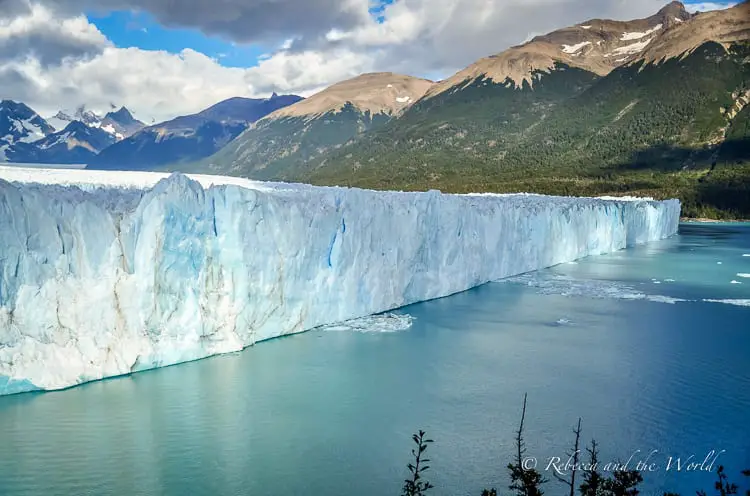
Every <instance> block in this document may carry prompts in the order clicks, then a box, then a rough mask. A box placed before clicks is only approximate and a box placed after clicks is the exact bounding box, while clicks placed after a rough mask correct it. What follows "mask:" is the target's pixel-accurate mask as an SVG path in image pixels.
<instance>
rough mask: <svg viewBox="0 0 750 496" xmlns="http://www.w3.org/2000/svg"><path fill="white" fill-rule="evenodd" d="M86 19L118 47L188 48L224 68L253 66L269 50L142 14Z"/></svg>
mask: <svg viewBox="0 0 750 496" xmlns="http://www.w3.org/2000/svg"><path fill="white" fill-rule="evenodd" d="M88 19H89V21H90V22H91V23H93V24H94V25H96V27H97V28H98V29H99V31H101V32H102V33H103V34H104V35H105V36H106V37H107V38H109V40H110V41H112V43H114V44H115V46H117V47H118V48H128V47H136V48H140V49H143V50H164V51H167V52H170V53H180V52H181V51H182V50H184V49H185V48H190V49H193V50H195V51H196V52H201V53H203V54H205V55H207V56H209V57H212V58H215V59H217V60H218V61H219V62H220V63H221V65H223V66H225V67H253V66H256V65H258V59H259V58H260V56H261V55H263V54H265V53H267V52H269V51H272V50H270V49H267V48H264V47H263V46H261V45H245V44H234V43H232V42H231V41H228V40H223V39H221V38H220V37H214V36H211V37H209V36H206V35H205V34H203V33H202V32H201V31H199V30H197V29H182V28H167V27H164V26H162V25H161V24H159V23H158V22H157V21H156V20H155V19H154V18H153V17H152V16H151V15H150V14H148V13H143V12H129V11H114V12H110V13H108V14H106V15H101V14H93V13H92V14H89V15H88Z"/></svg>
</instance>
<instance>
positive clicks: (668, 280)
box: [664, 279, 674, 282]
mask: <svg viewBox="0 0 750 496" xmlns="http://www.w3.org/2000/svg"><path fill="white" fill-rule="evenodd" d="M664 282H674V279H664Z"/></svg>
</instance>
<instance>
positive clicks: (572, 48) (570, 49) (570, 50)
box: [562, 41, 591, 54]
mask: <svg viewBox="0 0 750 496" xmlns="http://www.w3.org/2000/svg"><path fill="white" fill-rule="evenodd" d="M589 45H591V42H590V41H583V42H581V43H578V44H575V45H563V46H562V51H563V52H565V53H567V54H574V53H577V52H578V51H580V50H581V49H582V48H584V47H587V46H589Z"/></svg>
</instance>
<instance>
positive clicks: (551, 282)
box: [503, 271, 690, 304]
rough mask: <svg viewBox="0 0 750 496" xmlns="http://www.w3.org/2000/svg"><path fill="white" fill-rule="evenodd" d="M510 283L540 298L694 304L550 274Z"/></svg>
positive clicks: (624, 286)
mask: <svg viewBox="0 0 750 496" xmlns="http://www.w3.org/2000/svg"><path fill="white" fill-rule="evenodd" d="M503 282H506V283H515V284H523V285H525V286H527V287H531V288H535V289H537V291H538V293H539V294H546V295H560V296H571V297H585V298H595V299H615V300H646V301H652V302H655V303H670V304H674V303H680V302H685V301H690V300H684V299H681V298H673V297H671V296H663V295H649V294H646V293H643V292H641V291H638V290H636V289H635V288H633V287H631V286H628V285H627V284H624V283H620V282H616V281H600V280H596V279H575V278H572V277H568V276H563V275H559V274H554V273H550V272H546V271H543V272H533V273H529V274H522V275H520V276H516V277H511V278H508V279H506V280H505V281H503Z"/></svg>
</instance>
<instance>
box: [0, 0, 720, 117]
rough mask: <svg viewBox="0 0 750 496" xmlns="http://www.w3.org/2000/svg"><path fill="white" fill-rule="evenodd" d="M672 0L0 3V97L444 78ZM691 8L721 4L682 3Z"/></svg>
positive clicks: (138, 110)
mask: <svg viewBox="0 0 750 496" xmlns="http://www.w3.org/2000/svg"><path fill="white" fill-rule="evenodd" d="M666 3H667V2H666V0H0V99H12V100H16V101H22V102H24V103H26V104H27V105H29V106H30V107H32V108H33V109H34V110H36V111H37V112H38V113H39V114H41V115H42V116H43V117H49V116H51V115H54V114H55V113H56V112H57V111H58V110H60V109H63V110H73V109H75V108H77V107H79V106H81V105H85V106H86V107H87V108H88V109H91V110H94V111H96V112H99V113H104V112H106V111H108V110H109V109H111V108H112V107H113V106H117V107H119V106H122V105H124V106H127V107H128V108H129V109H130V110H131V111H132V112H133V113H134V114H135V116H136V117H137V118H139V119H141V120H143V121H144V122H147V123H152V122H160V121H163V120H167V119H171V118H174V117H176V116H178V115H185V114H190V113H194V112H197V111H200V110H202V109H204V108H206V107H208V106H210V105H212V104H214V103H216V102H219V101H221V100H224V99H226V98H230V97H235V96H244V97H253V98H266V97H268V96H270V95H271V93H273V92H277V93H279V94H284V93H286V94H297V95H301V96H309V95H312V94H314V93H315V92H317V91H320V90H321V89H323V88H325V87H327V86H330V85H331V84H333V83H336V82H338V81H342V80H344V79H348V78H351V77H354V76H357V75H359V74H362V73H365V72H381V71H392V72H397V73H402V74H409V75H412V76H418V77H424V78H428V79H432V80H439V79H442V78H445V77H448V76H450V75H451V74H453V73H455V72H456V71H458V70H460V69H462V68H464V67H466V66H467V65H469V64H471V63H472V62H474V61H476V60H477V59H479V58H481V57H484V56H487V55H491V54H494V53H498V52H501V51H502V50H504V49H506V48H508V47H510V46H512V45H515V44H518V43H520V42H522V41H524V40H526V39H529V38H530V36H531V35H534V34H538V33H546V32H549V31H552V30H554V29H557V28H560V27H564V26H568V25H572V24H576V23H580V22H583V21H585V20H587V19H592V18H607V19H623V20H626V19H635V18H640V17H647V16H649V15H652V14H654V13H656V12H657V11H658V10H659V9H660V8H661V7H663V6H664V5H665V4H666ZM686 4H688V5H687V7H688V9H689V10H694V11H695V10H712V9H716V8H726V7H728V6H730V5H731V3H726V2H712V3H711V2H686Z"/></svg>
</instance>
